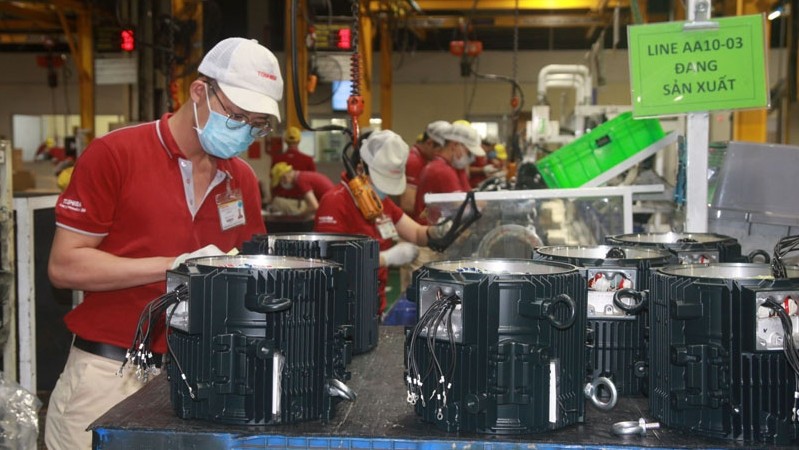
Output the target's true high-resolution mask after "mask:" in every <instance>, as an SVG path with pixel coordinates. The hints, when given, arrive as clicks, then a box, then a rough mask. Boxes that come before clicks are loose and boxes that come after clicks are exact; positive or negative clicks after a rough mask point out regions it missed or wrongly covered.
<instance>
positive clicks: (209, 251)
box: [171, 244, 225, 269]
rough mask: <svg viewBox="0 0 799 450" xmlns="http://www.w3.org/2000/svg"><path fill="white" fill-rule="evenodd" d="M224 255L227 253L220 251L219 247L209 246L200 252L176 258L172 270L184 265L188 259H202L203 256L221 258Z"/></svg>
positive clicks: (184, 254) (196, 251)
mask: <svg viewBox="0 0 799 450" xmlns="http://www.w3.org/2000/svg"><path fill="white" fill-rule="evenodd" d="M224 254H225V252H223V251H222V250H220V249H219V247H217V246H216V245H214V244H208V245H206V246H205V247H203V248H201V249H199V250H195V251H193V252H191V253H183V254H182V255H178V257H177V258H175V261H173V262H172V267H171V269H176V268H177V267H178V266H179V265H181V264H183V263H184V262H185V261H186V260H187V259H192V258H202V257H203V256H220V255H224Z"/></svg>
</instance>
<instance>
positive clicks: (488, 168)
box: [483, 164, 499, 176]
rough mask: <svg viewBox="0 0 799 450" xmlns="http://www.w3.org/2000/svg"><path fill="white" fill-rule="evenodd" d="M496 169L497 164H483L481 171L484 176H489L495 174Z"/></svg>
mask: <svg viewBox="0 0 799 450" xmlns="http://www.w3.org/2000/svg"><path fill="white" fill-rule="evenodd" d="M497 171H499V169H497V166H495V165H493V164H486V165H485V166H483V173H484V174H485V175H486V176H490V175H492V174H495V173H497Z"/></svg>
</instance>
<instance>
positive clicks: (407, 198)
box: [399, 120, 450, 214]
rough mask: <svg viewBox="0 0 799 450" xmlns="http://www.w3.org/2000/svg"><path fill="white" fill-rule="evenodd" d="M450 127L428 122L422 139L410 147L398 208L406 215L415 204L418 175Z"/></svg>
mask: <svg viewBox="0 0 799 450" xmlns="http://www.w3.org/2000/svg"><path fill="white" fill-rule="evenodd" d="M449 127H450V123H449V122H447V121H446V120H436V121H435V122H430V123H429V124H428V125H427V127H426V128H425V131H424V134H422V139H421V140H420V141H419V142H417V143H415V144H414V145H413V146H412V147H411V151H410V154H409V155H408V164H406V165H405V178H406V180H407V181H406V183H407V184H406V186H405V192H403V193H402V195H401V196H400V199H399V200H400V207H401V208H402V210H403V211H405V213H406V214H413V207H414V205H415V204H416V189H417V186H418V185H419V175H421V173H422V169H424V166H426V165H427V163H429V162H430V161H432V160H433V158H435V157H436V154H437V153H438V151H439V150H440V149H441V146H443V145H444V137H443V133H444V132H445V131H446V130H447V129H448V128H449Z"/></svg>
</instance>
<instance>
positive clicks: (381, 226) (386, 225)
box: [375, 214, 399, 239]
mask: <svg viewBox="0 0 799 450" xmlns="http://www.w3.org/2000/svg"><path fill="white" fill-rule="evenodd" d="M375 226H377V231H378V232H379V233H380V237H381V238H383V239H396V238H398V237H399V235H398V234H397V227H395V226H394V222H392V221H391V218H390V217H388V216H387V215H385V214H381V215H380V217H378V218H377V219H375Z"/></svg>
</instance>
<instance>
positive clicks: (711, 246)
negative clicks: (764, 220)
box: [605, 232, 748, 264]
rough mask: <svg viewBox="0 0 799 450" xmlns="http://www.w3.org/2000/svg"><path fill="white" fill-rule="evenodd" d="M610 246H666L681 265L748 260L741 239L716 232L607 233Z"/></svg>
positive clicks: (606, 241)
mask: <svg viewBox="0 0 799 450" xmlns="http://www.w3.org/2000/svg"><path fill="white" fill-rule="evenodd" d="M605 243H606V244H608V245H624V246H639V245H640V246H645V247H659V248H665V249H667V250H668V251H670V252H672V253H673V254H674V255H675V256H677V258H678V259H679V263H680V264H704V263H728V262H748V259H747V257H746V256H741V244H739V243H738V240H737V239H735V238H733V237H730V236H725V235H722V234H715V233H674V232H669V233H633V234H617V235H615V236H606V237H605Z"/></svg>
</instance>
